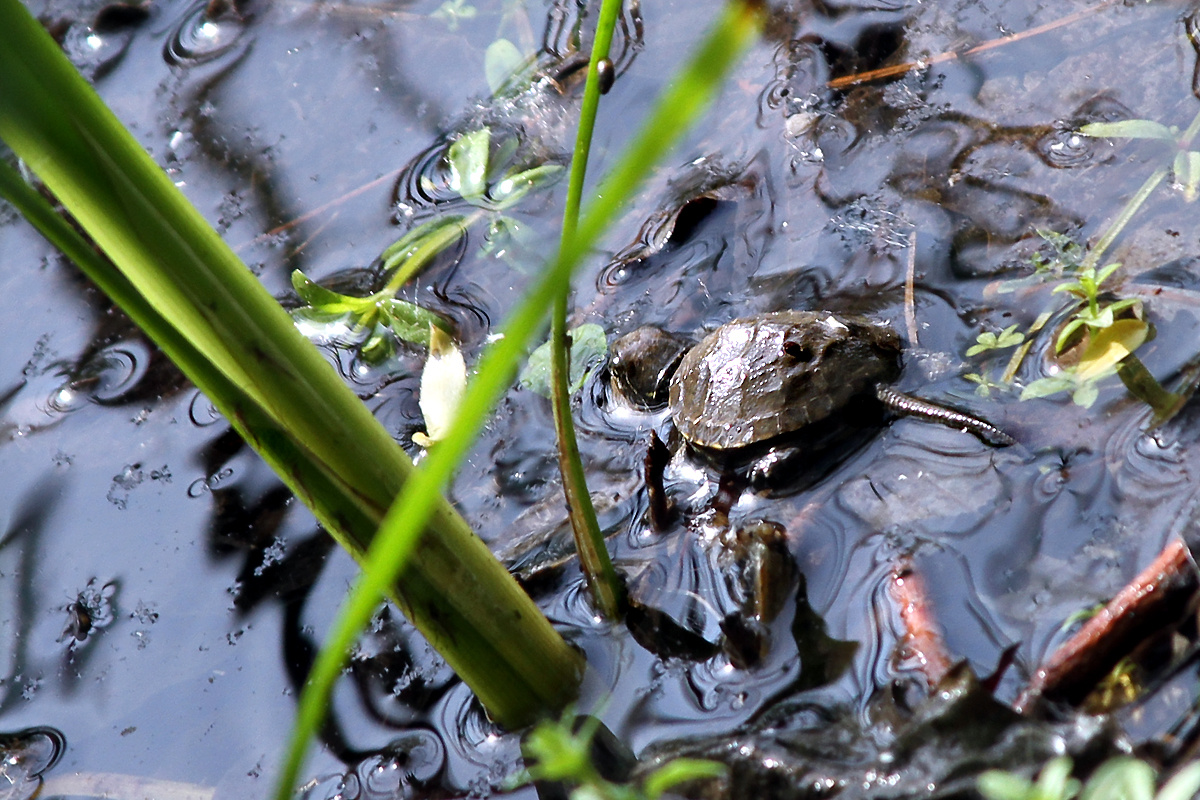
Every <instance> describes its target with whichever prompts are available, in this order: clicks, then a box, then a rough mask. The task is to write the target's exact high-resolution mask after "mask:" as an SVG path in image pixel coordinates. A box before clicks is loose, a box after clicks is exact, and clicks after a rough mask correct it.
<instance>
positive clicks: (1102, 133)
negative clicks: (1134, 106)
mask: <svg viewBox="0 0 1200 800" xmlns="http://www.w3.org/2000/svg"><path fill="white" fill-rule="evenodd" d="M1079 132H1080V133H1082V134H1083V135H1084V136H1094V137H1097V138H1109V139H1164V140H1166V141H1174V140H1175V135H1176V132H1175V131H1173V130H1171V129H1170V128H1168V127H1167V126H1166V125H1163V124H1162V123H1161V122H1155V121H1154V120H1151V119H1123V120H1120V121H1119V122H1089V123H1088V124H1087V125H1084V126H1083V127H1082V128H1080V129H1079Z"/></svg>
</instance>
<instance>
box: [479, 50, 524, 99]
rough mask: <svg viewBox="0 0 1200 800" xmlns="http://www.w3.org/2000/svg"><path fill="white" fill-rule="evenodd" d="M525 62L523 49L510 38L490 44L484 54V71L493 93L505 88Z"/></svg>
mask: <svg viewBox="0 0 1200 800" xmlns="http://www.w3.org/2000/svg"><path fill="white" fill-rule="evenodd" d="M524 63H525V58H524V57H523V56H522V55H521V51H520V50H518V49H517V46H516V45H515V44H513V43H512V42H510V41H509V40H508V39H497V40H496V41H494V42H492V43H491V44H489V45H488V48H487V52H486V53H484V55H483V71H484V74H485V75H486V76H487V84H488V88H489V89H491V90H492V94H496V93H497V92H499V91H500V90H501V89H502V88H504V85H505V84H506V83H508V81H509V79H510V78H512V76H513V75H516V74H517V73H518V72H520V70H521V67H522V66H523V65H524Z"/></svg>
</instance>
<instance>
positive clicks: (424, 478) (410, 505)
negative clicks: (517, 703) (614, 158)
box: [275, 2, 762, 800]
mask: <svg viewBox="0 0 1200 800" xmlns="http://www.w3.org/2000/svg"><path fill="white" fill-rule="evenodd" d="M761 24H762V6H761V4H760V3H752V2H733V3H730V4H729V5H727V6H726V8H725V10H724V13H723V14H722V15H721V17H720V18H719V19H718V21H717V23H716V24H715V25H714V28H713V30H712V32H711V33H709V35H708V36H707V37H706V39H705V40H704V42H703V43H702V45H701V47H700V48H699V49H698V51H697V52H696V54H695V55H694V56H693V58H692V59H691V60H690V62H689V63H688V65H687V66H686V68H685V69H684V70H683V71H682V73H681V74H680V76H679V78H678V80H676V82H675V83H674V84H673V85H672V86H671V87H670V88H669V89H668V90H667V91H666V93H665V94H664V96H663V97H662V98H661V99H660V102H659V104H658V106H657V108H656V110H655V112H654V113H653V114H652V115H651V117H650V119H649V120H648V121H647V122H646V124H644V125H643V126H642V129H641V131H640V132H639V134H638V136H637V137H636V138H635V140H634V141H633V143H632V144H631V145H630V147H629V148H628V150H627V151H626V154H625V155H624V156H623V157H622V159H621V160H620V161H619V162H618V164H617V166H616V167H615V168H614V170H613V171H612V173H611V174H610V175H609V176H608V178H607V179H606V180H605V181H604V182H603V183H602V185H601V187H600V189H599V190H598V192H597V198H596V199H595V200H594V201H593V202H592V203H591V205H590V206H589V208H588V211H587V213H586V214H585V215H584V216H583V219H582V220H581V221H580V225H579V228H578V230H577V233H576V236H575V237H574V238H573V239H572V240H571V242H570V243H569V246H568V247H566V248H563V249H562V250H561V251H560V252H559V254H558V257H557V258H556V259H555V260H554V262H553V263H552V264H551V265H550V266H549V268H548V269H547V270H546V272H545V273H543V276H542V277H541V278H540V279H539V280H538V281H537V283H535V284H534V286H533V288H532V289H531V291H530V292H529V294H528V295H527V296H526V297H525V299H524V300H523V301H522V302H521V303H520V304H519V305H518V306H517V308H516V309H515V310H514V311H513V312H512V314H511V315H510V316H509V318H508V320H507V322H506V324H505V325H504V336H503V337H502V338H501V339H499V340H498V341H497V342H496V343H495V344H493V345H492V346H491V347H489V348H488V350H487V351H486V352H485V353H484V355H483V357H482V358H481V359H480V362H479V366H478V372H477V374H476V376H475V380H474V381H472V382H471V384H470V385H469V386H468V387H467V392H466V395H465V396H464V398H463V402H462V406H461V407H460V409H459V414H458V420H459V424H457V425H456V426H455V428H454V430H453V431H452V432H451V434H450V435H449V436H448V437H447V438H446V439H445V440H443V441H442V442H440V443H439V444H438V446H437V447H436V448H434V450H433V451H431V452H430V454H429V457H428V458H427V459H426V460H425V462H424V463H423V464H422V466H421V468H420V469H418V470H417V471H416V474H415V475H414V476H413V479H412V480H410V481H409V482H408V483H407V484H406V485H405V487H404V491H403V493H402V494H401V495H400V497H399V498H397V500H396V503H395V504H394V505H393V506H392V508H391V510H390V511H389V512H388V515H387V518H386V519H385V520H384V524H383V525H382V526H381V528H380V531H379V535H378V537H377V538H376V541H375V543H374V545H373V546H372V549H371V553H370V554H369V556H368V565H367V569H366V571H365V574H364V576H363V578H362V579H361V580H360V581H359V583H358V584H357V585H356V586H355V588H354V591H353V592H352V594H351V596H350V598H349V599H348V600H347V601H346V603H345V604H344V605H343V606H342V609H341V610H340V612H339V614H338V618H337V620H336V622H335V623H334V628H333V632H332V633H331V634H330V637H329V641H328V642H327V643H326V645H325V647H323V648H322V651H321V654H320V655H319V656H318V658H317V662H316V664H315V665H314V668H313V671H312V674H311V676H310V679H309V683H308V685H307V686H305V689H304V693H303V695H302V696H301V699H300V708H301V711H300V714H301V717H302V718H303V720H304V721H305V725H306V726H307V727H308V732H309V733H311V732H313V731H315V730H316V729H317V728H318V727H319V725H320V720H322V719H323V718H324V710H325V706H326V703H327V699H328V697H329V695H330V692H331V691H332V687H333V684H334V682H335V681H336V680H337V677H338V674H339V673H340V671H341V666H342V664H343V662H344V655H343V654H344V652H345V645H346V643H347V642H350V641H353V638H354V636H355V635H356V632H357V631H359V630H361V629H362V627H363V626H364V625H366V624H367V622H368V621H369V620H370V617H371V612H372V609H373V608H374V607H375V603H376V602H377V599H378V597H379V594H380V592H381V591H382V590H383V589H384V587H386V586H387V585H389V583H390V582H391V580H392V579H393V578H394V576H395V575H396V574H397V573H398V571H399V567H398V566H397V565H396V563H395V562H394V561H393V560H392V559H393V558H394V557H395V555H396V554H397V553H403V552H404V550H403V545H402V543H403V542H404V541H407V539H408V537H410V536H411V535H412V531H414V530H420V528H421V526H422V525H424V524H425V520H426V519H427V518H428V515H429V514H431V513H432V511H433V503H432V498H433V497H434V496H436V495H437V494H438V493H439V492H440V491H441V490H442V488H443V487H445V486H446V484H447V483H448V481H449V479H450V476H451V475H452V473H453V471H454V469H455V467H456V465H457V464H458V463H459V461H460V460H461V459H462V458H463V457H464V456H465V455H466V453H467V451H468V450H469V448H470V446H471V442H472V441H474V439H475V437H476V436H477V435H478V433H479V430H480V429H481V428H482V426H483V424H484V421H485V420H486V419H487V418H488V416H489V414H490V410H491V408H492V407H493V406H494V405H495V403H496V402H497V401H498V400H499V398H500V396H501V395H502V394H503V393H504V391H505V390H506V389H507V388H508V387H509V385H510V384H511V381H512V377H513V375H514V374H515V371H516V365H517V363H518V361H519V360H520V359H521V358H522V356H523V355H524V353H525V351H526V349H527V348H528V345H529V342H530V341H531V340H532V339H533V336H534V335H535V334H536V333H537V332H538V331H539V330H540V329H541V327H542V320H543V319H544V317H545V314H546V309H547V308H549V306H550V305H551V303H553V301H554V298H555V297H556V296H557V294H558V292H559V290H560V287H561V286H562V285H564V284H566V283H569V282H570V279H571V273H572V271H573V270H574V269H575V267H576V265H578V264H579V263H580V262H581V261H582V260H583V258H584V257H585V256H586V255H587V254H588V253H590V252H591V249H592V248H593V247H594V246H595V245H596V244H597V242H598V241H599V238H600V236H601V234H602V233H603V232H604V230H605V229H606V228H607V227H608V225H610V224H611V223H612V221H613V220H615V219H616V216H617V214H619V213H620V210H621V206H622V205H623V204H624V203H625V202H626V201H627V200H628V199H629V198H630V197H632V196H633V193H634V192H635V191H636V190H637V188H638V186H640V185H641V183H642V181H643V180H644V179H645V177H646V176H647V175H648V174H649V173H650V170H651V169H652V168H653V166H654V165H655V164H656V163H657V162H658V161H660V160H662V159H663V158H664V157H665V156H666V154H667V153H668V152H669V151H670V150H671V149H672V148H673V147H674V146H675V145H676V144H677V143H678V142H679V140H680V139H681V138H682V136H683V134H684V132H685V131H686V130H688V128H689V127H690V126H691V125H692V124H693V123H694V122H695V121H696V120H697V119H698V117H699V116H700V114H701V112H702V111H703V110H704V109H705V108H706V107H707V106H708V104H709V103H710V102H711V101H712V99H713V98H714V97H715V95H716V93H717V91H718V89H719V87H720V83H721V80H722V78H723V77H724V76H725V74H726V73H727V72H728V71H729V69H730V68H731V67H732V66H733V64H734V63H735V62H736V60H737V59H738V58H739V57H740V56H741V54H742V53H743V52H744V51H745V49H746V48H747V47H748V46H749V45H750V43H751V42H752V41H753V40H754V38H755V36H756V35H757V33H758V30H759V28H760V27H761ZM513 646H514V647H517V648H520V647H522V643H520V642H514V643H513ZM306 742H307V735H306V734H305V732H303V731H297V732H296V733H295V734H294V735H293V738H292V741H291V748H292V749H291V750H290V752H289V756H288V760H287V763H286V764H285V767H284V769H283V771H282V773H281V775H280V778H279V784H278V786H277V791H276V794H275V797H276V798H277V800H285V798H287V797H288V796H289V795H290V794H291V790H292V787H293V786H294V785H295V781H296V777H297V775H298V774H299V770H300V765H301V762H302V759H303V751H304V748H305V747H306V746H307V745H306Z"/></svg>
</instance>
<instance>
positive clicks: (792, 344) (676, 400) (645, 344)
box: [610, 311, 1013, 482]
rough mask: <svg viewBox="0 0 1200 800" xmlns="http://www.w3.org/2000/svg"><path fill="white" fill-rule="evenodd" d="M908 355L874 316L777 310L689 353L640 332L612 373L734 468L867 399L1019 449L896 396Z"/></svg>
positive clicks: (618, 347) (699, 446)
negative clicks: (903, 358)
mask: <svg viewBox="0 0 1200 800" xmlns="http://www.w3.org/2000/svg"><path fill="white" fill-rule="evenodd" d="M902 349H903V348H902V345H901V341H900V337H899V336H898V335H897V333H896V331H895V330H894V329H893V328H892V327H891V326H890V325H887V324H885V323H882V322H877V321H875V320H872V319H870V318H869V317H865V316H859V315H855V314H841V313H835V312H831V311H776V312H772V313H766V314H758V315H755V316H749V317H742V318H740V319H735V320H733V321H732V322H727V323H725V324H724V325H722V326H720V327H719V328H717V329H716V330H714V331H713V332H712V333H710V334H708V335H707V336H705V337H704V338H703V339H702V340H701V341H700V342H699V343H697V344H695V345H691V346H688V343H687V340H685V339H682V338H681V337H678V336H676V335H674V334H667V333H664V332H661V331H658V330H657V329H655V328H651V327H646V328H639V329H638V330H636V331H634V332H632V333H630V334H626V335H625V336H623V337H620V338H619V339H618V340H617V341H615V342H614V343H613V347H612V358H611V360H610V372H611V375H612V381H613V384H614V386H615V387H616V388H617V390H618V391H619V392H620V394H622V395H623V396H625V397H626V398H629V399H631V400H632V402H634V403H635V404H636V405H640V406H642V407H644V408H654V407H659V408H661V407H662V406H663V405H666V406H669V408H670V414H671V419H672V421H673V422H674V425H675V428H676V430H677V431H678V432H679V434H680V436H681V437H682V438H683V439H684V441H686V442H687V443H688V445H690V446H691V447H692V448H693V449H694V450H698V451H700V452H702V453H704V454H707V455H708V456H710V457H716V458H727V459H730V460H738V459H739V458H741V457H742V456H743V455H745V454H749V453H754V452H757V451H758V450H762V449H768V448H772V445H773V444H774V443H776V441H777V440H782V439H784V438H785V437H790V436H792V435H795V434H801V433H804V432H813V430H814V427H819V426H818V423H822V422H825V421H832V420H831V418H833V417H834V416H835V415H839V414H841V413H842V412H844V411H846V410H847V409H848V408H849V407H850V406H852V405H853V404H855V403H857V402H859V401H860V400H863V399H867V400H872V399H873V400H874V401H877V402H878V403H881V404H882V405H883V407H885V408H886V409H889V410H891V411H893V412H895V413H898V414H905V415H913V416H919V417H923V418H926V419H930V420H933V421H937V422H941V423H943V424H946V425H949V426H951V427H955V428H960V429H962V430H967V431H970V432H971V433H973V434H975V435H976V436H978V437H979V438H980V439H982V440H983V441H984V442H986V443H988V444H992V445H997V446H1005V445H1009V444H1012V443H1013V439H1012V438H1011V437H1009V436H1008V435H1007V434H1006V433H1004V432H1003V431H1001V430H1000V429H999V428H997V427H995V426H994V425H991V424H990V423H988V422H985V421H984V420H980V419H977V418H975V417H972V416H970V415H968V414H964V413H963V412H961V411H958V410H956V409H952V408H947V407H945V406H941V405H938V404H936V403H933V402H931V401H928V400H924V399H921V398H917V397H912V396H910V395H907V394H903V393H901V392H899V391H897V390H895V389H894V388H892V386H891V384H892V382H893V381H895V380H896V379H897V378H899V376H900V371H901V354H902ZM668 381H669V384H668ZM664 389H665V391H664ZM767 458H768V463H763V462H762V461H761V460H760V461H759V463H757V464H756V465H755V466H754V467H753V471H752V477H754V478H757V479H761V478H763V477H769V475H768V473H769V471H770V470H771V469H772V468H773V466H774V464H773V463H770V462H776V461H778V460H779V456H778V455H777V454H774V453H768V455H767ZM753 482H758V480H755V481H753Z"/></svg>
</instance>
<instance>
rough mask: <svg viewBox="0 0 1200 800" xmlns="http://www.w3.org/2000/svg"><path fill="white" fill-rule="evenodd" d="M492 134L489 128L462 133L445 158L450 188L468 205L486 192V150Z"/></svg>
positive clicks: (489, 144)
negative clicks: (448, 169)
mask: <svg viewBox="0 0 1200 800" xmlns="http://www.w3.org/2000/svg"><path fill="white" fill-rule="evenodd" d="M491 141H492V132H491V129H489V128H486V127H484V128H480V129H479V130H477V131H471V132H470V133H464V134H463V135H462V136H460V137H459V138H458V139H456V140H455V142H454V144H452V145H450V150H449V152H448V153H447V154H446V158H447V159H448V160H449V162H450V188H451V189H453V190H454V191H456V192H458V194H459V195H461V196H462V199H464V200H466V201H467V202H468V203H471V202H475V201H477V200H480V199H481V198H482V197H483V196H484V194H485V193H486V192H487V168H488V148H489V147H490V146H491Z"/></svg>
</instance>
